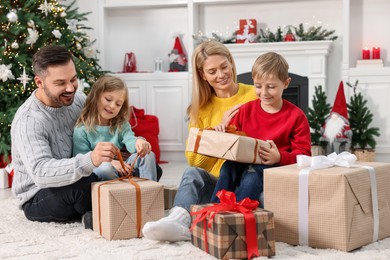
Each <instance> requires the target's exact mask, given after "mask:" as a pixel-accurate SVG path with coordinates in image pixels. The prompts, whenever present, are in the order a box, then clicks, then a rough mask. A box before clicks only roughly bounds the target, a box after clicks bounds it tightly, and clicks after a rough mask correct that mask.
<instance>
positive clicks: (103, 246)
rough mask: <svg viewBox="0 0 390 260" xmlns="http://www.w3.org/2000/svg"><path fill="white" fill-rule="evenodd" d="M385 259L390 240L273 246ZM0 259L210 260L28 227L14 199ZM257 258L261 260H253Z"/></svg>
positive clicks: (184, 245)
mask: <svg viewBox="0 0 390 260" xmlns="http://www.w3.org/2000/svg"><path fill="white" fill-rule="evenodd" d="M297 258H299V259H327V260H328V259H343V260H344V259H354V260H359V259H364V260H365V259H390V238H387V239H384V240H381V241H379V242H376V243H372V244H370V245H367V246H365V247H363V248H361V249H359V250H356V251H354V252H351V253H346V252H341V251H337V250H330V249H327V250H326V249H313V248H309V247H304V246H290V245H287V244H285V243H277V244H276V256H275V257H273V258H272V259H297ZM0 259H94V260H96V259H142V260H144V259H185V260H190V259H197V260H200V259H202V260H203V259H215V258H214V257H212V256H210V255H208V254H207V253H205V252H203V251H202V250H200V249H198V248H196V247H194V246H192V244H191V242H180V243H159V242H154V241H150V240H147V239H144V238H142V239H130V240H121V241H107V240H105V239H104V238H101V237H99V236H98V235H97V233H95V232H93V231H92V230H85V229H84V227H83V226H82V224H81V223H79V222H76V223H71V224H57V223H39V222H32V221H29V220H27V219H26V218H25V216H24V214H23V212H22V211H21V210H19V209H18V208H17V204H16V200H15V199H12V198H11V199H6V200H1V201H0ZM256 259H264V257H258V258H256Z"/></svg>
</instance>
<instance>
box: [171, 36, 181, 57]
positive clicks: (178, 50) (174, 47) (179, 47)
mask: <svg viewBox="0 0 390 260" xmlns="http://www.w3.org/2000/svg"><path fill="white" fill-rule="evenodd" d="M173 49H176V50H177V53H178V54H184V52H183V47H182V46H181V42H180V39H179V37H176V39H175V45H174V46H173Z"/></svg>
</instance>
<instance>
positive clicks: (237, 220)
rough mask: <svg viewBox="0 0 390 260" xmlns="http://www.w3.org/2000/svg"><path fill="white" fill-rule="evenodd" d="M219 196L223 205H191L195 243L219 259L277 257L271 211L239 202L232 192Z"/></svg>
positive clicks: (254, 203)
mask: <svg viewBox="0 0 390 260" xmlns="http://www.w3.org/2000/svg"><path fill="white" fill-rule="evenodd" d="M218 195H219V197H220V200H221V203H220V204H205V205H192V206H191V215H192V216H193V223H192V226H191V230H192V244H193V245H194V246H196V247H199V248H200V249H202V250H204V251H206V252H207V253H209V254H211V255H213V256H215V257H217V258H219V259H232V258H233V259H237V258H251V257H254V256H274V255H275V239H274V220H273V214H272V212H270V211H267V210H263V209H260V208H257V206H258V201H252V200H249V199H244V200H242V201H240V202H238V203H237V202H235V194H234V193H232V192H226V191H225V190H222V191H220V192H219V194H218ZM218 195H217V196H218ZM221 197H222V198H221ZM227 201H230V202H227ZM248 204H249V205H248ZM195 215H197V216H196V217H195Z"/></svg>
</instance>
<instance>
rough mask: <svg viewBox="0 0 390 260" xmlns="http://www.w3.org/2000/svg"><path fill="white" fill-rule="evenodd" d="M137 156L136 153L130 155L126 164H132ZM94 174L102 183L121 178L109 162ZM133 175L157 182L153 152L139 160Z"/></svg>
mask: <svg viewBox="0 0 390 260" xmlns="http://www.w3.org/2000/svg"><path fill="white" fill-rule="evenodd" d="M136 156H137V154H136V153H134V154H132V155H130V157H129V158H128V159H127V160H126V163H128V164H131V163H132V162H133V161H134V159H135V157H136ZM93 172H94V173H95V174H96V175H97V176H98V178H99V180H100V181H107V180H113V179H116V178H118V177H119V174H118V171H117V170H116V169H115V168H114V166H112V164H111V163H109V162H104V163H102V164H101V165H100V166H99V167H98V168H96V169H94V170H93ZM133 175H134V176H137V177H141V178H146V179H150V180H153V181H157V169H156V156H155V154H154V153H153V152H150V153H149V154H147V155H145V157H143V158H141V157H139V158H138V160H137V162H136V163H135V165H134V172H133Z"/></svg>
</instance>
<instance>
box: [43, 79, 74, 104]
mask: <svg viewBox="0 0 390 260" xmlns="http://www.w3.org/2000/svg"><path fill="white" fill-rule="evenodd" d="M42 85H43V91H44V92H45V94H46V96H47V97H48V98H49V99H50V100H51V101H52V102H54V103H55V104H57V105H58V107H63V106H70V105H72V103H73V100H74V98H72V101H71V102H69V103H64V102H62V101H61V99H60V96H61V95H60V96H58V97H56V96H54V95H53V94H52V93H51V92H50V90H49V89H48V88H47V87H46V86H45V84H42ZM63 94H67V93H63Z"/></svg>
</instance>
